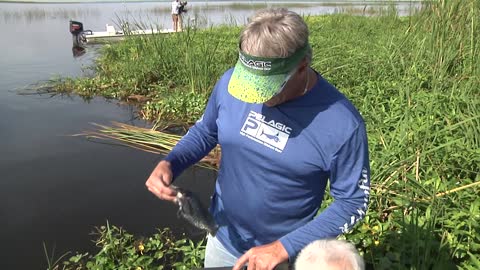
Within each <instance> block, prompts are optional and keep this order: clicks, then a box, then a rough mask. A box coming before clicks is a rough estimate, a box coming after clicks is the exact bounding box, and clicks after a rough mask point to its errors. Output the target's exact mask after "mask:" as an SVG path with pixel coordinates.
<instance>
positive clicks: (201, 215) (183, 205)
mask: <svg viewBox="0 0 480 270" xmlns="http://www.w3.org/2000/svg"><path fill="white" fill-rule="evenodd" d="M170 187H171V188H172V189H174V190H175V191H176V192H177V198H176V200H175V203H176V204H177V205H178V212H177V216H178V217H181V218H183V219H185V220H186V221H188V222H189V223H190V224H192V225H193V226H195V227H196V228H198V229H200V230H202V231H205V232H207V233H209V234H211V235H212V236H215V234H216V233H217V230H218V225H217V224H216V222H215V219H214V218H213V216H212V214H210V211H208V210H207V209H206V208H205V207H204V206H203V205H202V204H201V203H200V200H199V199H198V197H197V196H196V195H195V194H194V193H193V192H191V191H189V190H187V189H184V188H180V187H177V186H174V185H170Z"/></svg>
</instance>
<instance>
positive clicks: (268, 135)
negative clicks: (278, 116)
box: [240, 111, 292, 153]
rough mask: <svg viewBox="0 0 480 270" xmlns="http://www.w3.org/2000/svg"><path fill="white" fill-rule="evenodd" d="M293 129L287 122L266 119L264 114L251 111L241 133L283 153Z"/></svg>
mask: <svg viewBox="0 0 480 270" xmlns="http://www.w3.org/2000/svg"><path fill="white" fill-rule="evenodd" d="M291 131H292V129H291V128H290V127H288V126H286V125H285V124H282V123H280V122H276V121H275V120H266V119H265V116H264V115H263V114H261V113H257V112H254V111H250V112H249V113H248V116H247V119H246V120H245V123H243V126H242V129H241V130H240V134H241V135H243V136H245V137H247V138H249V139H252V140H254V141H256V142H258V143H260V144H263V145H265V146H267V147H269V148H271V149H273V150H275V151H277V152H280V153H281V152H282V151H283V149H284V148H285V145H286V144H287V141H288V138H289V137H290V132H291Z"/></svg>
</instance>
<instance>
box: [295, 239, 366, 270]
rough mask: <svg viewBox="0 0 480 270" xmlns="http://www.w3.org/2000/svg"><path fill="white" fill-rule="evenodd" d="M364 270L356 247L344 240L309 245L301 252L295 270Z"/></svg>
mask: <svg viewBox="0 0 480 270" xmlns="http://www.w3.org/2000/svg"><path fill="white" fill-rule="evenodd" d="M328 266H337V267H341V268H335V269H342V270H364V269H365V264H364V262H363V259H362V257H360V255H359V254H358V252H357V250H356V249H355V246H353V245H352V244H351V243H349V242H347V241H343V240H336V239H322V240H317V241H314V242H312V243H310V244H308V245H307V246H306V247H305V248H303V249H302V251H300V254H299V255H298V257H297V260H296V262H295V270H312V269H329V268H328Z"/></svg>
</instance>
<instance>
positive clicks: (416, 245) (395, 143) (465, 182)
mask: <svg viewBox="0 0 480 270" xmlns="http://www.w3.org/2000/svg"><path fill="white" fill-rule="evenodd" d="M395 14H396V13H395V12H394V10H391V11H390V12H384V13H382V16H376V17H360V16H351V15H340V14H337V15H329V16H315V17H313V16H312V17H307V18H306V21H307V22H308V24H309V27H310V31H311V38H310V42H311V44H312V47H313V50H314V61H313V64H312V65H313V67H314V68H315V69H316V70H318V71H319V72H321V73H322V74H323V76H324V77H325V78H326V79H328V80H329V81H330V82H331V83H333V84H334V85H336V86H337V87H338V88H339V89H340V90H341V91H342V92H343V93H345V94H346V95H347V96H348V97H349V98H350V99H351V100H352V102H353V103H354V104H355V105H356V106H357V108H358V109H359V111H360V112H361V113H362V115H363V117H364V118H365V121H366V123H367V129H368V135H369V146H370V158H371V169H372V179H371V181H372V190H371V205H370V209H369V211H368V214H367V216H366V218H365V220H364V221H363V223H362V224H360V225H359V226H357V227H355V229H354V230H353V232H351V233H349V234H347V235H345V236H344V237H345V238H347V239H348V240H350V241H352V242H354V243H355V244H356V246H357V247H358V249H359V250H360V251H361V252H362V254H363V255H364V257H365V259H366V261H367V263H368V264H369V265H371V266H372V267H373V268H375V269H419V270H420V269H452V268H454V269H478V264H479V260H478V258H479V257H480V223H479V221H480V198H479V196H478V194H480V175H479V172H480V166H479V165H480V91H479V86H480V65H479V63H480V46H479V44H478V42H479V40H480V19H479V18H480V1H475V0H464V1H460V0H450V1H447V0H441V1H435V2H432V3H431V4H427V5H425V6H424V8H423V9H422V10H421V11H419V12H418V14H416V15H414V16H411V17H398V16H397V15H395ZM239 32H240V28H238V27H235V26H232V27H225V26H222V27H218V28H211V29H204V30H193V29H189V30H188V31H186V32H185V33H178V34H174V35H158V36H154V37H143V38H130V39H128V40H127V41H126V42H123V43H119V44H112V45H108V46H105V47H104V49H103V51H102V54H101V55H102V56H101V57H100V58H99V60H98V62H97V65H96V67H95V70H96V75H95V76H94V77H93V78H83V79H68V80H66V81H65V82H64V83H63V84H60V85H58V86H57V89H58V90H63V91H66V92H70V91H71V92H73V93H77V94H80V95H83V96H86V97H91V96H93V95H104V96H107V97H111V98H118V99H125V98H127V97H128V96H129V95H132V94H136V95H143V96H146V97H148V98H149V101H148V102H146V103H144V104H142V105H141V108H140V114H141V115H142V116H144V117H145V118H146V119H150V120H152V121H155V122H156V123H157V125H158V126H160V125H165V123H172V122H173V123H184V124H185V125H186V126H188V125H189V124H191V123H193V122H194V121H195V120H196V119H198V118H199V117H200V115H201V113H202V112H203V109H204V106H205V102H206V100H207V97H208V95H209V93H210V91H211V89H212V87H213V85H214V83H215V81H216V80H217V79H218V78H219V76H220V75H221V74H222V72H224V71H225V70H226V69H227V68H229V67H232V66H233V65H234V63H235V61H236V58H237V54H236V48H237V40H238V35H239ZM330 201H331V198H327V202H330ZM324 207H325V206H324Z"/></svg>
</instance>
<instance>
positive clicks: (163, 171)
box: [145, 160, 177, 202]
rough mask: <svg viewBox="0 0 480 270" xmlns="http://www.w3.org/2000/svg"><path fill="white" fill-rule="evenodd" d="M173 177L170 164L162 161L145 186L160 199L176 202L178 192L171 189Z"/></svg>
mask: <svg viewBox="0 0 480 270" xmlns="http://www.w3.org/2000/svg"><path fill="white" fill-rule="evenodd" d="M172 175H173V173H172V169H171V167H170V162H168V161H165V160H162V161H160V162H159V163H158V165H157V166H156V167H155V169H153V171H152V173H151V174H150V177H148V179H147V182H146V183H145V185H146V186H147V188H148V190H149V191H150V192H152V193H153V194H155V196H157V197H158V198H160V199H162V200H167V201H172V202H175V199H176V195H177V192H176V191H175V190H173V189H172V188H170V187H169V186H170V183H172V177H173V176H172Z"/></svg>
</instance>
